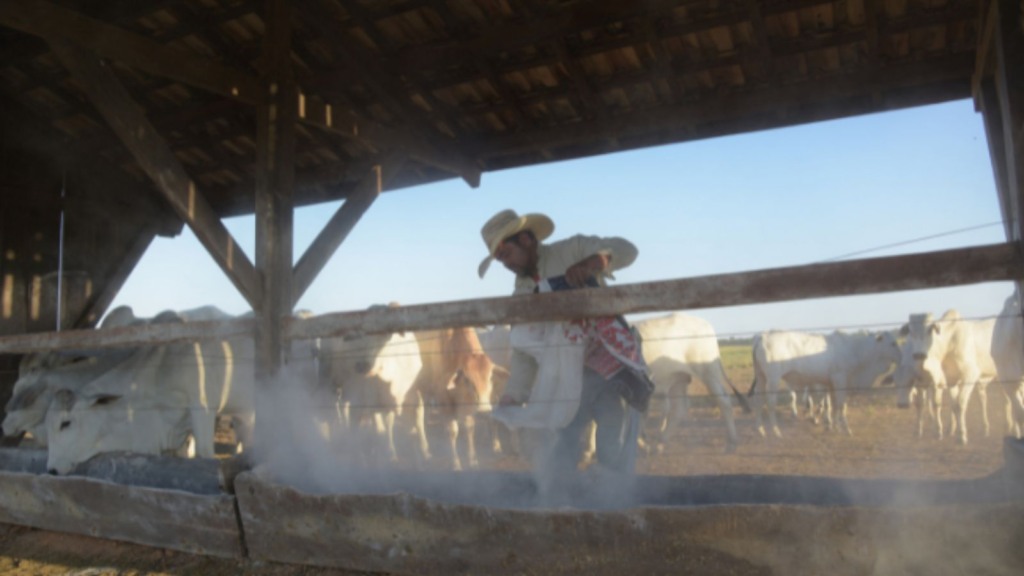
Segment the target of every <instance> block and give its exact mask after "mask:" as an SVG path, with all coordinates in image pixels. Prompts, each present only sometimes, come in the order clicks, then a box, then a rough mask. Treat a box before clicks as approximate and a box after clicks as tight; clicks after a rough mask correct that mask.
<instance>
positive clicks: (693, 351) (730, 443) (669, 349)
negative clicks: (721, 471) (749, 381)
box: [633, 313, 743, 451]
mask: <svg viewBox="0 0 1024 576" xmlns="http://www.w3.org/2000/svg"><path fill="white" fill-rule="evenodd" d="M633 325H634V326H635V327H636V329H637V331H638V332H639V333H640V337H641V340H642V345H641V348H642V350H643V355H644V359H645V360H646V361H647V365H648V367H649V368H650V373H651V379H652V380H654V384H655V391H656V392H658V393H660V394H663V395H664V396H665V400H664V418H663V419H662V422H661V425H660V427H659V432H660V434H659V436H660V438H659V446H658V449H659V451H660V450H662V449H664V441H665V439H667V438H669V437H670V436H671V434H672V433H673V432H674V431H675V429H676V427H677V426H678V425H679V423H680V422H682V420H683V419H685V418H686V416H687V411H688V409H689V407H688V402H687V398H686V392H687V387H688V386H689V384H690V382H692V381H693V378H695V377H696V378H697V379H699V380H700V381H701V382H703V383H704V386H706V387H707V389H708V392H710V393H711V395H713V396H714V397H715V400H716V401H717V402H718V407H719V410H720V412H721V414H722V418H723V419H724V420H725V426H726V430H727V434H728V436H727V448H728V449H729V450H732V449H735V447H736V443H737V437H736V424H735V422H734V417H733V405H732V401H731V399H730V398H729V393H728V391H727V390H726V388H725V387H726V386H729V388H731V389H732V390H733V391H734V392H735V391H736V388H735V386H733V384H732V382H731V381H730V380H729V377H728V376H727V375H726V373H725V369H724V367H723V366H722V357H721V353H720V351H719V349H718V337H717V336H716V335H715V329H714V328H712V327H711V324H710V323H708V322H707V321H706V320H704V319H701V318H697V317H694V316H688V315H686V314H681V313H674V314H670V315H668V316H662V317H658V318H650V319H646V320H640V321H638V322H634V323H633ZM737 396H739V395H738V394H737ZM740 402H741V403H743V400H742V399H741V400H740Z"/></svg>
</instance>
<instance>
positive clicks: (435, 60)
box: [0, 0, 1024, 514]
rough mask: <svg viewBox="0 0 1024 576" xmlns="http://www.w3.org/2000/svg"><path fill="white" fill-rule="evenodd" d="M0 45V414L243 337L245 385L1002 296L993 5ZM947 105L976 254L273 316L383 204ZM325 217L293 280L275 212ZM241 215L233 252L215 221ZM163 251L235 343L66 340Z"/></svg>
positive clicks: (289, 14) (872, 1) (80, 32)
mask: <svg viewBox="0 0 1024 576" xmlns="http://www.w3.org/2000/svg"><path fill="white" fill-rule="evenodd" d="M0 46H2V47H3V48H2V50H0V125H2V133H0V134H2V136H0V254H2V258H0V267H2V273H0V278H2V298H0V374H2V375H3V378H4V379H5V381H6V382H5V383H6V386H5V389H8V393H9V386H10V384H11V383H12V381H13V379H14V377H15V376H16V371H17V361H18V359H19V357H20V356H19V354H22V353H25V352H31V351H37V350H49V349H60V348H65V349H82V348H87V349H96V348H102V347H111V346H125V345H131V344H135V343H140V342H144V343H157V342H172V341H180V340H186V339H196V338H220V337H224V336H229V335H240V334H253V335H254V337H255V340H256V349H257V355H256V362H257V367H258V373H259V374H261V375H262V376H267V377H269V376H272V375H273V374H274V373H275V372H276V371H277V370H278V369H279V368H280V366H281V363H282V361H283V352H282V351H283V350H284V347H285V344H286V343H287V342H288V341H289V340H290V339H297V338H312V337H318V336H328V335H340V334H345V333H349V332H353V331H356V330H359V331H362V332H385V331H392V330H396V329H409V330H418V329H427V328H439V327H444V326H458V325H485V324H492V323H499V322H501V323H507V322H516V321H526V320H539V319H567V318H574V317H594V316H601V315H608V314H618V313H630V312H645V311H655V310H676V309H686V308H705V307H715V306H729V305H737V304H750V303H763V302H772V301H780V300H795V299H803V298H811V297H818V296H832V295H845V294H867V293H876V292H885V291H895V290H909V289H917V288H930V287H940V286H952V285H962V284H972V283H978V282H985V281H995V280H1012V281H1017V282H1019V281H1020V280H1021V279H1022V278H1024V256H1022V252H1021V247H1022V233H1021V222H1022V221H1024V197H1022V193H1024V152H1022V151H1024V2H1021V1H1020V0H892V1H887V0H636V1H625V0H303V1H302V2H289V1H288V0H262V1H258V2H257V1H250V0H0ZM965 98H972V99H973V101H974V103H975V107H976V109H977V110H978V111H979V113H981V114H982V115H983V118H984V124H985V129H986V133H987V137H988V145H989V150H990V153H991V159H992V168H993V172H994V175H995V182H996V185H997V189H998V193H999V200H1000V206H1001V209H1002V214H1003V219H1004V222H1005V223H1006V224H1005V228H1006V229H1005V232H1006V237H1007V242H1006V243H1003V244H997V245H991V246H984V247H975V248H967V249H956V250H949V251H943V252H932V253H925V254H916V255H910V256H897V257H886V258H873V259H863V260H853V261H847V262H842V263H830V264H816V265H808V266H798V267H791V268H782V269H767V270H757V271H750V272H742V273H735V274H723V275H716V276H704V277H697V278H683V279H665V280H663V281H659V282H649V283H643V284H634V285H620V286H617V287H613V288H608V289H604V290H596V291H593V293H592V294H588V295H587V297H586V298H579V297H573V296H572V295H567V294H564V293H563V294H540V295H531V296H517V297H510V298H489V299H480V300H472V301H461V302H443V303H434V304H426V305H417V306H408V307H401V308H388V309H380V310H371V311H339V312H337V313H330V314H324V315H320V316H316V317H312V318H306V319H292V318H291V313H292V310H293V308H294V304H295V302H297V301H298V300H299V298H300V297H301V296H302V295H303V293H304V292H305V291H306V289H307V288H308V287H309V286H310V285H311V283H312V282H314V281H315V279H316V277H317V275H318V273H319V271H320V270H321V268H322V267H323V266H324V264H325V263H326V262H327V261H328V260H329V259H330V257H331V255H332V254H333V253H334V251H335V250H336V249H337V248H338V246H339V245H340V244H341V243H342V242H344V240H345V238H346V236H347V235H348V233H349V232H350V231H351V230H352V229H353V228H354V227H355V226H356V225H357V223H358V221H359V219H360V217H361V216H362V215H363V214H364V213H365V212H366V211H367V210H369V209H372V204H373V202H374V201H375V199H376V198H377V197H378V196H379V195H380V194H381V193H383V192H398V193H403V192H405V191H406V190H407V189H410V188H414V187H416V186H419V185H423V184H427V183H431V182H436V181H439V180H444V179H461V180H462V181H464V182H465V184H466V185H467V186H471V187H474V188H476V187H479V188H480V193H481V194H486V193H487V191H486V174H485V173H487V172H493V171H497V170H505V169H512V168H520V167H527V166H532V165H537V164H540V163H547V162H558V161H562V160H569V159H573V158H581V157H587V156H595V155H601V154H609V153H614V152H620V151H626V150H633V149H637V148H642V147H650V146H658V145H662V144H669V143H679V142H686V141H691V140H697V139H704V138H712V137H717V136H724V135H730V134H739V133H744V132H751V131H756V130H763V129H769V128H777V127H784V126H792V125H796V124H803V123H809V122H815V121H822V120H830V119H836V118H843V117H849V116H854V115H860V114H869V113H875V112H882V111H889V110H895V109H901V108H908V107H913V106H921V105H927V104H933V103H938V102H944V101H949V100H955V99H965ZM737 162H738V168H740V169H741V168H742V159H739V160H737ZM865 168H870V167H865ZM332 200H344V202H343V203H342V205H341V207H340V208H339V209H338V210H337V212H336V213H335V214H334V215H333V217H332V218H331V219H330V221H329V222H328V224H327V225H326V226H325V228H324V229H323V230H322V231H320V232H319V235H318V236H317V237H316V239H315V240H314V242H313V243H312V245H311V246H310V247H309V248H308V249H307V250H306V251H305V253H303V254H295V253H294V252H293V247H292V233H293V229H292V228H293V221H292V214H293V209H294V208H295V207H299V206H306V205H313V204H317V203H322V202H326V201H332ZM242 214H255V216H256V227H257V233H256V239H257V240H256V248H255V254H245V253H244V251H242V250H241V249H240V248H239V247H238V244H237V242H236V241H235V240H234V239H233V238H232V237H231V234H230V232H229V231H228V230H227V229H226V228H225V227H224V225H223V224H222V223H221V219H222V218H225V217H229V216H235V215H242ZM184 226H188V227H190V228H191V229H192V231H193V232H194V233H195V235H196V237H197V238H198V239H199V240H200V242H201V243H202V244H203V246H204V247H205V248H206V249H207V251H208V252H209V253H210V254H211V256H212V257H213V259H214V260H215V261H216V263H217V264H218V266H219V267H220V268H221V269H222V270H223V272H224V274H225V275H226V276H227V277H228V278H229V279H230V280H231V282H232V284H233V285H234V286H235V288H236V289H237V290H238V291H239V292H240V293H241V294H242V295H243V296H244V298H245V299H246V301H247V302H248V303H249V305H250V306H251V308H252V309H253V311H254V312H255V315H254V318H253V319H249V320H237V321H232V322H228V323H225V324H220V325H217V326H212V325H209V324H208V323H194V324H173V325H152V326H141V327H131V328H121V329H115V330H110V331H104V332H105V333H103V334H97V333H96V331H93V330H91V328H93V327H94V326H95V324H96V323H97V321H98V319H99V318H101V317H102V315H103V314H104V312H105V311H106V309H107V307H108V306H109V304H110V302H111V301H112V300H113V299H114V297H115V295H116V294H117V292H118V290H119V289H120V288H121V286H122V285H123V283H124V281H125V280H126V278H127V277H128V275H129V274H130V273H131V271H132V269H133V267H134V266H135V265H136V263H137V262H138V261H139V259H140V258H141V257H142V255H143V254H144V253H145V251H146V249H147V247H148V246H149V244H150V243H151V242H152V240H153V239H154V238H155V237H156V236H158V235H159V236H174V235H176V234H178V233H180V231H181V230H182V229H183V227H184ZM267 381H269V378H268V379H267ZM33 482H34V481H33ZM218 506H220V503H218ZM218 510H220V509H219V508H218ZM219 513H220V512H218V514H219Z"/></svg>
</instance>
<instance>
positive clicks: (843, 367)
mask: <svg viewBox="0 0 1024 576" xmlns="http://www.w3.org/2000/svg"><path fill="white" fill-rule="evenodd" d="M753 352H754V383H753V384H752V385H751V387H750V392H749V393H748V396H751V398H752V400H753V401H752V402H751V404H752V405H753V406H754V412H755V415H756V418H757V429H758V432H759V433H760V434H761V435H762V436H765V435H766V434H765V429H764V423H763V421H762V416H761V412H762V409H763V408H764V406H765V404H766V403H767V408H768V418H769V420H770V422H771V426H772V433H773V434H774V435H775V436H777V437H781V436H782V433H781V432H780V431H779V426H778V422H777V421H776V417H775V396H776V394H777V393H778V391H779V387H780V382H781V381H783V380H785V381H786V383H787V384H788V385H789V386H790V387H791V388H795V389H802V388H805V387H808V386H813V385H815V384H818V385H821V386H824V387H825V388H826V390H827V393H828V395H829V396H830V397H831V400H832V401H831V406H832V411H834V412H836V413H837V417H836V419H837V420H838V421H839V427H840V429H841V430H843V431H845V432H846V433H847V434H851V433H852V432H851V430H850V425H849V423H848V422H847V419H846V394H847V392H848V391H850V390H862V389H867V388H870V387H871V385H872V384H873V383H874V382H875V380H876V379H878V378H879V377H880V376H882V375H884V374H885V373H886V372H887V371H888V370H889V369H890V367H891V366H892V365H893V364H895V363H898V362H899V360H900V349H899V346H898V344H897V342H896V338H895V336H894V335H893V334H891V333H889V332H881V333H878V334H871V333H866V332H860V333H855V334H846V333H843V332H833V333H831V334H824V335H822V334H806V333H802V332H784V331H772V332H762V333H761V334H758V335H756V336H755V337H754V341H753ZM758 384H760V385H761V392H760V393H759V394H758V393H755V390H756V388H757V386H758ZM766 401H767V402H766ZM831 421H832V418H831V415H830V414H826V423H827V424H828V425H829V427H831Z"/></svg>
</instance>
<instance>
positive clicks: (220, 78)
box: [0, 0, 259, 104]
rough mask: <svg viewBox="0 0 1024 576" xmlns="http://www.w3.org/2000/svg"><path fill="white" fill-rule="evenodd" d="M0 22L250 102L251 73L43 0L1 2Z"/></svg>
mask: <svg viewBox="0 0 1024 576" xmlns="http://www.w3.org/2000/svg"><path fill="white" fill-rule="evenodd" d="M0 24H3V25H4V26H7V27H10V28H14V29H16V30H20V31H22V32H25V33H28V34H33V35H36V36H41V37H43V38H45V39H47V40H56V39H60V40H65V41H67V42H71V43H73V44H77V45H78V46H81V47H84V48H87V49H88V50H91V51H92V52H95V53H96V54H97V55H98V56H100V57H102V58H109V59H111V60H117V61H118V62H123V63H125V64H127V65H128V66H131V67H132V68H136V69H138V70H143V71H146V72H148V73H151V74H154V75H157V76H160V77H163V78H172V79H174V80H177V81H179V82H183V83H185V84H188V85H190V86H196V87H199V88H203V89H205V90H209V91H211V92H214V93H216V94H221V95H223V96H227V97H229V98H234V99H237V100H241V101H243V102H248V103H250V104H255V103H256V102H257V98H258V94H259V86H258V84H257V82H256V77H255V76H254V75H252V74H250V73H248V72H245V71H242V70H238V69H236V68H231V67H229V66H224V65H223V64H220V63H218V62H216V61H214V60H210V59H208V58H203V57H201V56H197V55H195V54H191V53H188V52H184V51H182V50H174V49H170V48H166V47H164V46H162V45H160V44H158V43H156V42H153V41H152V40H149V39H147V38H145V37H143V36H139V35H138V34H133V33H131V32H127V31H125V30H123V29H121V28H118V27H117V26H111V25H109V24H106V23H104V22H100V21H99V20H94V19H92V18H89V17H88V16H85V15H82V14H80V13H78V12H74V11H72V10H67V9H65V8H62V7H60V6H58V5H56V4H52V3H50V2H45V1H43V0H0Z"/></svg>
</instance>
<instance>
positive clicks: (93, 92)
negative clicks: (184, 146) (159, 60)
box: [51, 40, 260, 305]
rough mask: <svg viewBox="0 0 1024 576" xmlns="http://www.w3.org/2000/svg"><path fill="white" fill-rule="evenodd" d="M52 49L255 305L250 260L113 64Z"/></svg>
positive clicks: (54, 44)
mask: <svg viewBox="0 0 1024 576" xmlns="http://www.w3.org/2000/svg"><path fill="white" fill-rule="evenodd" d="M51 48H52V49H53V51H54V54H56V56H57V58H58V59H59V60H60V61H61V63H62V64H63V65H64V66H65V67H66V68H67V69H68V70H69V71H71V73H72V74H73V75H74V76H75V79H76V80H77V81H78V82H79V84H81V85H82V87H83V88H84V89H85V91H86V93H87V94H88V95H89V99H90V100H91V101H92V103H93V104H94V105H95V106H96V108H97V109H98V110H99V111H100V113H101V114H102V115H103V117H104V118H105V119H106V120H107V122H108V123H109V124H110V126H111V128H113V129H114V132H115V133H116V134H117V135H118V137H120V138H121V140H122V141H123V142H124V144H125V146H126V147H127V148H128V150H129V151H130V152H131V153H132V155H133V156H134V157H135V159H136V161H137V162H138V163H139V165H140V166H141V167H142V169H143V170H144V171H145V172H146V173H147V174H149V176H150V178H152V179H153V181H154V182H155V183H156V185H157V188H158V189H159V190H160V192H161V193H162V194H163V195H164V198H166V199H167V201H168V203H170V205H171V207H172V208H173V209H174V211H175V212H176V213H177V214H178V216H180V217H181V218H182V219H183V220H184V221H185V223H186V224H188V226H189V228H191V229H192V231H193V232H195V235H196V238H197V239H199V242H200V243H201V244H202V245H203V246H204V247H205V248H206V250H207V251H208V252H209V253H210V255H211V256H212V257H213V259H214V261H215V262H216V263H217V265H218V266H220V268H221V269H222V270H223V271H224V272H225V274H227V276H228V279H229V280H231V282H232V284H234V286H235V288H237V289H238V291H239V292H240V293H241V294H242V296H243V297H244V298H245V299H246V300H247V301H248V302H249V303H250V304H251V305H255V304H256V303H257V302H258V300H259V295H260V286H259V282H258V278H257V275H256V270H255V268H254V267H253V265H252V262H251V261H250V260H249V259H248V257H247V256H246V255H245V252H243V251H242V249H241V248H240V247H239V246H238V243H237V242H235V239H234V238H233V237H232V236H231V233H230V232H228V230H227V229H226V228H225V227H224V225H223V224H222V223H221V222H220V219H219V218H218V217H217V215H216V214H215V213H214V212H213V210H212V209H211V208H210V206H209V204H207V202H206V200H205V199H204V198H203V196H202V194H201V193H200V191H199V190H198V189H197V188H196V185H195V183H194V182H193V181H192V179H191V178H190V177H189V175H188V173H187V172H186V171H185V169H184V168H183V167H182V166H181V164H180V162H178V159H177V158H175V157H174V153H173V152H171V150H170V148H169V147H168V146H167V143H166V142H164V140H163V139H162V138H160V136H159V135H158V134H157V132H156V129H155V128H153V126H152V125H151V124H150V123H149V121H148V120H147V119H146V117H145V115H144V114H143V113H142V111H141V109H140V108H139V106H138V104H136V103H135V102H133V101H132V99H131V98H130V97H129V96H128V93H127V92H126V91H125V90H124V88H123V87H122V86H121V83H120V82H119V81H118V80H117V77H116V76H114V74H113V72H112V71H111V70H110V68H109V67H107V66H104V65H103V64H101V63H100V61H99V58H98V57H97V56H96V55H94V54H90V53H88V52H85V51H82V50H81V49H79V48H77V47H75V46H74V45H72V44H69V43H67V42H63V41H61V40H53V41H51Z"/></svg>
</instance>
